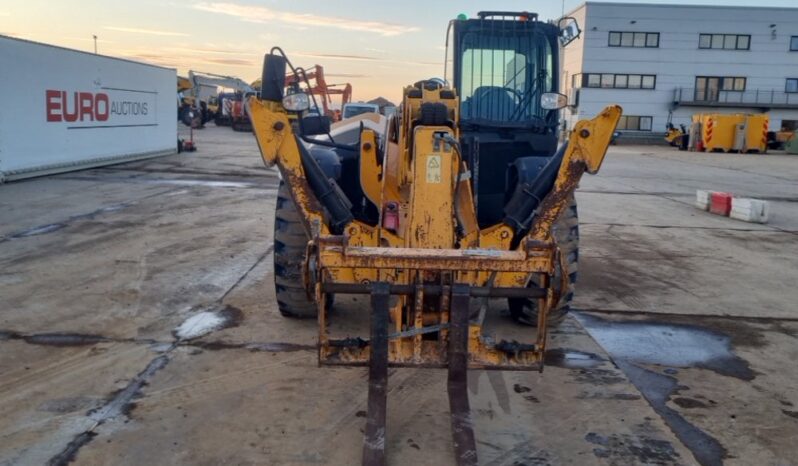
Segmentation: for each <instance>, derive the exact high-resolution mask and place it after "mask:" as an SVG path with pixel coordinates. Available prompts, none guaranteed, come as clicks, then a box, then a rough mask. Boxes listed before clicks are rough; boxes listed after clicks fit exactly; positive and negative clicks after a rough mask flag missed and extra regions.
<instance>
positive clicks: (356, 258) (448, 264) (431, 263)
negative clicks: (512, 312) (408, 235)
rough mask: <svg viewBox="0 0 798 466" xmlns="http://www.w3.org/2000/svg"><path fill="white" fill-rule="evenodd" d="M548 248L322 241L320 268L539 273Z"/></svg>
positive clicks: (547, 256) (546, 264) (546, 265)
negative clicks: (381, 245)
mask: <svg viewBox="0 0 798 466" xmlns="http://www.w3.org/2000/svg"><path fill="white" fill-rule="evenodd" d="M550 255H551V253H550V251H549V250H540V251H527V252H524V251H499V250H493V249H424V248H379V247H347V248H344V247H343V246H335V245H326V244H322V245H321V246H320V247H319V264H320V265H321V266H322V267H338V268H364V269H370V268H374V269H415V270H437V271H447V270H448V271H476V272H479V271H497V272H541V271H546V270H548V268H549V267H548V265H549V264H550V260H549V256H550Z"/></svg>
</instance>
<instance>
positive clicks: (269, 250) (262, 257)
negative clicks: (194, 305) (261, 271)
mask: <svg viewBox="0 0 798 466" xmlns="http://www.w3.org/2000/svg"><path fill="white" fill-rule="evenodd" d="M273 251H274V243H272V244H270V245H269V246H268V247H267V248H266V251H264V252H263V254H261V255H260V257H258V259H257V260H256V261H255V263H254V264H252V266H251V267H250V268H249V269H247V271H246V272H244V274H243V275H241V276H240V277H238V280H236V282H235V283H233V285H232V286H231V287H230V288H228V289H227V291H225V292H224V294H223V295H222V297H221V298H219V300H218V302H219V303H222V302H223V301H224V299H225V298H226V297H227V296H228V295H229V294H230V293H232V292H233V290H235V289H236V288H238V285H240V284H241V283H242V282H243V281H244V280H245V279H246V278H247V277H248V276H249V274H250V273H251V272H252V271H253V270H255V267H257V266H258V265H260V263H261V262H263V261H264V260H265V259H266V258H267V257H269V255H270V254H271V253H272V252H273Z"/></svg>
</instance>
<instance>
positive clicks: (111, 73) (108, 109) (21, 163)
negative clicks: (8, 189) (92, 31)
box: [0, 36, 177, 182]
mask: <svg viewBox="0 0 798 466" xmlns="http://www.w3.org/2000/svg"><path fill="white" fill-rule="evenodd" d="M0 70H2V71H1V72H0V75H2V82H1V83H0V182H2V181H4V180H14V179H20V178H26V177H31V176H39V175H44V174H49V173H57V172H63V171H70V170H78V169H83V168H88V167H94V166H100V165H110V164H114V163H120V162H124V161H129V160H135V159H140V158H146V157H154V156H159V155H167V154H172V153H175V152H176V151H177V118H176V114H175V100H174V99H175V97H174V96H175V82H176V80H177V75H176V71H175V70H174V69H170V68H163V67H159V66H153V65H148V64H144V63H138V62H133V61H129V60H122V59H118V58H112V57H106V56H102V55H95V54H91V53H86V52H81V51H77V50H71V49H65V48H61V47H56V46H52V45H47V44H41V43H36V42H30V41H26V40H20V39H14V38H11V37H6V36H0Z"/></svg>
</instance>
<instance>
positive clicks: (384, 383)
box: [363, 282, 390, 466]
mask: <svg viewBox="0 0 798 466" xmlns="http://www.w3.org/2000/svg"><path fill="white" fill-rule="evenodd" d="M389 298H390V294H389V293H388V284H387V283H383V282H378V283H375V284H374V288H373V292H372V294H371V339H370V341H369V348H370V352H371V355H370V360H369V394H368V417H367V418H366V430H365V435H364V437H363V465H364V466H384V465H385V416H386V412H387V403H388V400H387V393H388V300H389Z"/></svg>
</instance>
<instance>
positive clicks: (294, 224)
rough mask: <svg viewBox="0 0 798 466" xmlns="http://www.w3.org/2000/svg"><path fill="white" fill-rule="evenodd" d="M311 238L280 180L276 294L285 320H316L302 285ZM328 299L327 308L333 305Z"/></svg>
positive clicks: (312, 302) (277, 210) (275, 253)
mask: <svg viewBox="0 0 798 466" xmlns="http://www.w3.org/2000/svg"><path fill="white" fill-rule="evenodd" d="M307 244H308V236H307V234H306V233H305V229H304V228H303V227H302V220H301V218H300V217H299V212H298V211H297V208H296V205H295V204H294V201H293V200H292V199H291V194H290V193H289V191H288V186H286V185H285V182H284V181H282V180H280V187H279V188H278V190H277V206H276V208H275V218H274V291H275V295H276V296H277V308H278V309H279V311H280V314H282V315H283V316H284V317H291V318H298V319H311V318H313V319H315V318H316V316H317V314H318V313H317V309H316V303H315V302H314V301H313V300H311V299H308V295H307V293H306V292H305V287H304V286H303V284H302V263H303V261H304V258H305V248H306V246H307ZM328 296H329V301H328V308H329V306H330V305H331V304H332V301H331V299H332V296H331V295H328Z"/></svg>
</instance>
